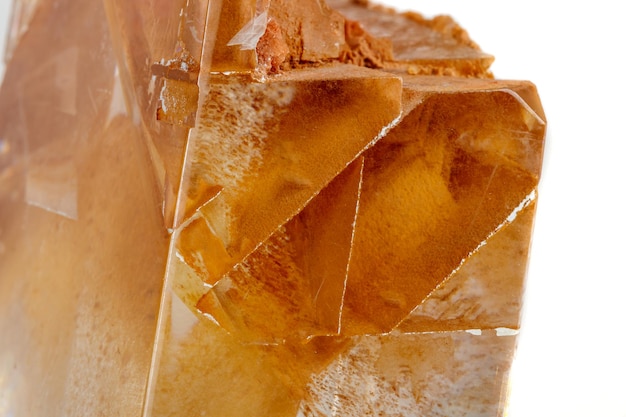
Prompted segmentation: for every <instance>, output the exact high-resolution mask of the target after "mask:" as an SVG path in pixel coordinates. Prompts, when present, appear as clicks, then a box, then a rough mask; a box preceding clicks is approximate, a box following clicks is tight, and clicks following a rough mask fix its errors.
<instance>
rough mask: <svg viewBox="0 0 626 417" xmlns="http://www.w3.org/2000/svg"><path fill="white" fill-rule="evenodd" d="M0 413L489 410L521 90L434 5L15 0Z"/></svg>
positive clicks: (276, 416)
mask: <svg viewBox="0 0 626 417" xmlns="http://www.w3.org/2000/svg"><path fill="white" fill-rule="evenodd" d="M14 11H15V12H14V15H13V21H12V24H11V33H10V40H9V43H8V51H7V57H6V60H7V62H8V66H7V71H6V75H5V79H4V83H3V85H2V90H1V91H0V114H1V116H0V416H3V417H4V416H7V417H8V416H11V417H15V416H29V417H30V416H42V415H51V416H61V415H62V416H86V415H90V416H91V415H93V416H99V415H103V416H114V415H123V416H144V417H157V416H179V415H180V416H196V415H197V416H214V417H229V416H232V417H237V416H242V417H243V416H251V415H252V416H268V417H270V416H271V417H304V416H306V417H322V416H353V417H361V416H367V415H372V416H374V415H375V416H429V417H433V416H435V417H436V416H441V417H444V416H445V417H454V416H472V417H478V416H481V417H482V416H484V417H489V416H498V415H502V413H503V410H504V407H505V403H506V392H507V379H508V370H509V367H510V364H511V360H512V356H513V352H514V348H515V343H516V342H515V341H516V335H517V332H518V329H519V324H520V308H521V295H522V289H523V282H524V275H525V269H526V262H527V257H528V246H529V242H530V233H531V229H532V224H533V217H534V211H535V205H536V197H537V183H538V179H539V176H540V172H541V160H542V152H543V140H544V134H545V126H546V125H545V116H544V114H543V111H542V108H541V104H540V102H539V99H538V96H537V93H536V90H535V88H534V86H533V85H532V84H530V83H528V82H519V81H502V80H495V79H493V76H492V74H491V73H490V72H489V65H490V64H491V62H492V57H491V56H489V55H487V54H485V53H484V52H482V51H481V50H480V49H479V48H478V47H477V46H476V45H475V44H474V43H473V42H472V41H471V39H470V38H469V36H468V35H467V33H466V32H465V31H464V30H463V29H461V28H460V27H459V26H458V25H457V24H456V23H455V22H454V21H453V20H452V19H450V18H449V17H437V18H434V19H426V18H424V17H422V16H421V15H418V14H416V13H406V14H398V13H395V12H394V11H392V10H389V9H386V8H383V7H380V6H376V5H373V4H369V3H367V2H366V1H349V0H327V1H326V2H324V1H323V0H298V1H296V0H271V1H270V0H137V1H127V0H82V1H76V0H54V1H53V0H35V1H32V0H15V3H14Z"/></svg>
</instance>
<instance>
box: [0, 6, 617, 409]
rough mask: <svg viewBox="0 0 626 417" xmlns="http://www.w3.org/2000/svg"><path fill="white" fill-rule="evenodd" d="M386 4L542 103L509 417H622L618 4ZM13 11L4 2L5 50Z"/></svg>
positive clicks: (1, 28) (0, 28)
mask: <svg viewBox="0 0 626 417" xmlns="http://www.w3.org/2000/svg"><path fill="white" fill-rule="evenodd" d="M76 1H80V0H76ZM384 3H386V4H389V5H394V6H396V7H400V8H404V9H408V8H410V9H413V10H417V11H420V12H422V13H424V14H426V15H435V14H450V15H452V16H453V17H454V18H455V19H456V20H457V21H458V22H460V23H461V25H462V26H463V27H465V28H466V29H468V31H469V33H470V35H471V37H472V38H473V39H474V40H475V41H476V42H477V43H478V44H479V45H481V47H482V48H483V49H484V50H485V51H486V52H489V53H491V54H493V55H495V56H496V62H495V64H494V65H493V67H492V69H493V72H494V74H495V75H496V77H497V78H508V79H529V80H531V81H533V82H535V84H536V85H537V87H538V89H539V92H540V94H541V97H542V100H543V104H544V108H545V111H546V114H547V117H548V126H549V133H548V142H547V149H546V150H547V154H546V159H545V165H544V176H543V179H542V182H541V186H540V196H539V206H538V213H537V220H536V224H535V235H534V242H533V250H532V255H531V263H530V267H529V279H528V284H527V298H526V304H525V311H524V325H523V329H522V333H521V338H520V344H519V349H518V355H517V359H516V362H515V365H514V370H513V376H512V390H511V404H510V410H509V417H543V416H545V417H561V416H562V417H591V416H598V417H626V355H625V352H626V338H624V333H625V326H624V321H626V272H625V270H624V266H623V264H624V259H625V258H626V243H624V239H625V238H626V222H625V220H624V213H625V212H626V205H625V203H624V196H625V194H626V168H625V167H626V160H625V157H626V152H625V151H626V146H625V145H624V144H625V143H626V133H625V132H626V130H625V128H624V120H625V119H626V105H625V104H624V99H625V98H626V82H625V81H624V80H625V78H624V74H623V69H624V66H623V63H622V60H623V58H624V55H625V51H626V47H625V46H624V42H625V41H626V30H625V29H624V27H626V25H624V23H623V21H622V19H621V18H622V16H623V13H621V12H618V9H617V8H618V5H619V3H618V2H613V3H610V2H609V1H596V2H594V3H593V7H583V2H575V3H574V2H572V3H567V5H566V6H565V8H563V7H557V3H556V2H540V1H539V0H528V1H525V2H515V3H514V2H502V1H496V0H475V1H471V2H469V1H458V0H457V1H452V0H437V1H429V2H425V1H418V0H410V1H409V0H407V1H401V0H397V1H392V0H387V1H384ZM561 4H566V3H559V6H560V5H561ZM584 4H585V5H586V6H587V5H588V4H589V2H585V3H584ZM10 8H11V1H10V0H0V17H1V18H0V33H1V34H2V38H1V42H0V45H1V46H2V48H4V43H5V42H4V34H5V33H6V31H7V26H6V24H7V21H8V18H9V13H10ZM620 10H621V9H620ZM2 73H3V72H2V70H0V74H2Z"/></svg>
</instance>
